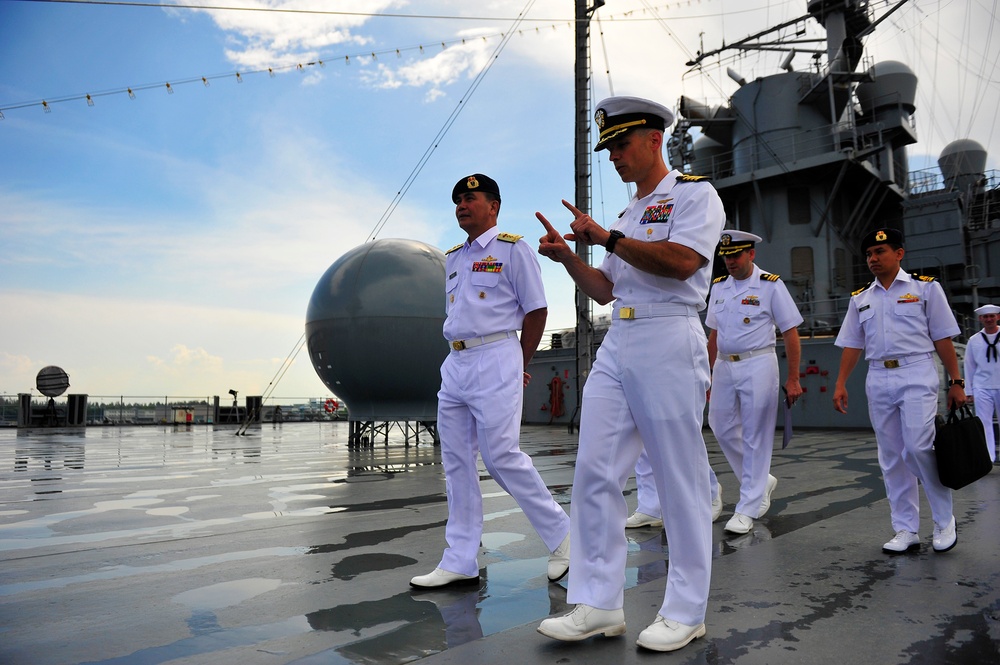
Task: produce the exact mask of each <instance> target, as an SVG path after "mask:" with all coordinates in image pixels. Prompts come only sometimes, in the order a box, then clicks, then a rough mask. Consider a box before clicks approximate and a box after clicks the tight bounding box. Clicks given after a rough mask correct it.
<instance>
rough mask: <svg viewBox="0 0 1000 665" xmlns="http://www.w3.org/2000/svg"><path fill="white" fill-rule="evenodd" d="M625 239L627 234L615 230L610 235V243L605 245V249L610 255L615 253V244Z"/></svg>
mask: <svg viewBox="0 0 1000 665" xmlns="http://www.w3.org/2000/svg"><path fill="white" fill-rule="evenodd" d="M624 237H625V234H624V233H622V232H621V231H619V230H618V229H615V230H613V231H612V232H611V233H610V235H608V241H607V242H606V243H604V249H606V250H608V254H614V253H615V243H616V242H618V240H619V239H621V238H624Z"/></svg>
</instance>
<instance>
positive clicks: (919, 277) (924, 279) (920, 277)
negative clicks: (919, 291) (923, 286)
mask: <svg viewBox="0 0 1000 665" xmlns="http://www.w3.org/2000/svg"><path fill="white" fill-rule="evenodd" d="M910 277H912V278H913V279H916V280H919V281H921V282H933V281H934V280H935V279H937V277H929V276H927V275H921V274H918V273H915V272H911V273H910Z"/></svg>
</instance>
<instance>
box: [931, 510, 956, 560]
mask: <svg viewBox="0 0 1000 665" xmlns="http://www.w3.org/2000/svg"><path fill="white" fill-rule="evenodd" d="M956 526H958V525H957V524H956V523H955V516H954V515H952V516H951V521H950V522H948V526H946V527H945V528H943V529H939V528H937V527H934V539H933V540H932V541H931V542H932V543H933V544H934V551H935V552H947V551H948V550H950V549H951V548H952V547H954V546H955V544H956V543H957V542H958V531H957V530H956V529H955V527H956Z"/></svg>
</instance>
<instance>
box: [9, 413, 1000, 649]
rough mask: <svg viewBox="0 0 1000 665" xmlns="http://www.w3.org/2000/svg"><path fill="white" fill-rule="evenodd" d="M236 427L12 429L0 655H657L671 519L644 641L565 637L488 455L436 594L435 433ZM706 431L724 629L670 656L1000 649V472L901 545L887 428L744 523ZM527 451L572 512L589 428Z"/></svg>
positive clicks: (439, 541)
mask: <svg viewBox="0 0 1000 665" xmlns="http://www.w3.org/2000/svg"><path fill="white" fill-rule="evenodd" d="M234 431H235V428H222V427H220V428H215V429H213V428H211V427H205V426H193V427H191V426H181V427H121V428H116V427H107V428H88V429H85V430H82V429H81V430H75V431H70V430H64V431H42V430H34V431H28V430H0V561H2V562H3V565H2V566H0V663H4V664H20V663H25V664H29V663H30V664H31V665H47V664H57V663H59V664H62V663H143V664H146V663H167V662H172V663H240V664H241V665H243V664H246V663H406V662H413V661H416V660H421V661H422V662H426V663H446V662H455V663H458V662H461V663H471V662H475V663H488V662H496V663H501V662H502V663H504V664H505V665H509V663H510V662H511V661H512V660H517V659H520V660H522V661H524V663H525V664H528V663H535V662H538V663H541V662H555V661H557V660H558V661H563V662H567V663H571V662H591V663H597V662H601V663H603V662H609V663H610V662H615V663H628V662H635V661H637V660H639V659H640V658H641V657H643V656H646V657H648V654H641V653H639V652H637V651H636V648H635V646H634V637H635V635H636V634H637V633H638V631H639V630H641V629H642V628H643V627H644V626H645V625H646V624H647V623H648V622H649V621H651V620H652V618H653V616H654V614H655V607H656V606H658V604H659V598H660V596H661V595H662V589H663V587H662V584H663V583H662V581H661V580H662V578H663V577H664V576H665V574H666V567H667V560H668V558H669V548H668V546H667V543H666V542H665V539H664V537H663V534H662V532H660V531H655V530H651V529H639V530H635V531H630V532H628V533H627V534H626V536H627V538H628V541H629V558H628V568H627V570H626V581H627V588H628V589H629V590H628V591H627V593H626V616H627V620H628V626H629V632H628V634H627V636H626V637H625V638H624V639H613V640H590V641H587V642H585V643H583V644H580V645H560V644H556V643H552V642H550V641H549V640H546V639H545V638H542V637H541V636H538V635H537V634H536V633H535V632H534V628H535V626H536V625H537V623H538V621H539V620H540V619H542V618H544V617H546V616H548V615H550V614H553V613H557V612H562V611H564V610H566V609H567V605H566V594H565V589H564V586H563V585H564V584H565V582H563V583H562V584H549V583H548V582H547V580H546V578H545V567H546V559H547V555H548V553H547V552H546V551H545V547H544V545H542V543H541V542H540V540H539V539H538V537H537V536H536V535H535V534H534V532H533V531H532V530H531V528H530V526H529V525H528V523H527V520H526V519H525V518H524V516H523V514H521V512H520V510H519V509H518V507H517V505H516V504H515V503H514V502H513V500H512V499H511V498H510V497H509V496H507V495H506V494H505V493H504V492H503V491H502V490H500V488H499V487H498V486H497V485H496V483H494V482H493V481H492V480H491V479H490V478H489V477H488V476H487V475H486V474H485V471H483V475H482V488H483V494H484V505H485V510H486V515H485V533H484V536H483V543H482V549H481V556H480V566H481V575H482V579H481V581H480V583H479V584H478V585H473V586H471V587H464V588H457V589H450V590H441V591H418V590H412V589H410V588H409V586H408V580H409V578H410V577H411V576H413V575H415V574H419V573H423V572H427V571H428V570H430V569H431V568H433V566H434V565H435V564H436V563H437V561H438V558H439V556H440V553H441V550H442V548H443V547H444V524H445V520H446V517H447V506H446V500H445V489H444V476H443V472H442V470H441V467H440V458H439V456H438V453H437V450H436V449H435V448H434V447H433V446H432V445H429V444H421V445H417V446H413V445H411V446H409V447H406V446H403V445H396V443H395V442H390V445H388V446H384V445H376V446H374V447H356V446H349V445H348V425H347V423H337V422H335V423H323V424H318V423H296V424H284V425H282V426H279V427H274V428H272V427H268V426H266V427H263V428H259V429H251V430H250V431H249V432H248V434H247V436H239V437H238V436H234ZM706 434H708V433H707V432H706ZM707 438H708V439H709V451H710V457H711V460H712V463H713V466H714V467H715V468H716V471H717V472H718V474H719V476H720V480H721V482H722V485H723V489H724V499H725V500H726V507H727V510H726V512H725V513H724V517H723V519H722V520H720V522H719V523H718V524H717V525H716V529H715V543H716V545H715V565H714V572H713V586H712V598H711V600H710V606H709V617H708V625H709V633H708V636H707V637H706V638H705V639H704V640H700V641H699V642H696V643H695V644H693V645H692V646H690V647H688V648H686V649H684V650H682V651H681V652H679V653H677V654H673V655H671V656H661V657H660V658H665V659H667V660H668V661H669V662H677V663H680V662H684V663H739V662H746V663H751V662H772V663H775V662H796V663H801V662H830V661H831V660H833V661H837V662H845V663H851V662H878V663H896V662H898V663H928V664H930V663H973V662H976V663H991V662H1000V651H998V643H1000V629H998V625H1000V621H998V619H997V617H998V616H1000V593H998V591H997V578H998V577H1000V565H998V564H1000V547H998V544H1000V543H998V541H997V537H996V532H995V527H994V525H995V524H996V522H997V519H998V517H1000V501H998V499H1000V493H998V491H997V489H998V483H1000V474H996V475H991V476H988V477H987V478H985V479H983V480H982V481H980V482H979V483H977V484H976V485H974V486H972V487H970V488H967V489H965V490H962V491H961V492H958V493H956V495H955V498H956V501H955V512H956V516H957V518H958V521H959V525H960V526H959V546H958V547H957V548H956V549H955V550H954V551H953V552H951V553H948V554H947V555H935V554H933V553H932V552H930V551H929V550H930V546H929V544H928V543H925V545H924V548H923V549H922V551H921V552H920V553H919V554H917V555H914V556H908V557H899V558H889V557H885V556H883V555H882V554H881V553H880V545H881V543H882V542H884V540H886V539H888V537H889V536H891V533H889V531H890V526H889V523H888V522H889V520H888V507H887V505H886V501H885V490H884V488H883V486H882V482H881V478H880V476H879V472H878V464H877V461H876V458H875V447H874V443H873V441H872V438H871V435H870V433H869V432H843V431H840V432H803V433H798V434H797V435H796V438H795V440H794V441H793V444H792V446H791V447H790V448H788V449H787V450H785V451H777V452H776V454H775V457H774V466H773V472H774V474H775V475H776V476H777V477H778V478H779V479H780V482H779V485H778V489H777V491H776V493H775V497H774V500H773V504H772V509H771V512H770V513H769V515H768V516H767V517H765V518H764V519H763V520H760V521H758V523H757V524H756V526H755V528H754V529H753V531H752V532H751V533H749V534H746V535H745V536H740V537H729V536H726V535H725V534H724V533H723V531H722V527H721V525H722V524H724V523H725V519H726V516H727V515H728V514H730V513H731V510H732V506H733V503H734V502H735V499H736V482H735V480H734V479H733V477H732V474H731V473H730V472H729V470H728V467H727V466H726V464H725V460H724V459H723V457H722V455H721V453H719V452H718V448H717V446H716V445H715V443H714V441H712V440H711V436H710V434H708V436H707ZM523 447H524V449H525V450H526V451H527V452H528V453H529V454H531V455H532V457H533V458H534V460H535V463H536V466H537V468H538V469H539V471H540V473H541V474H542V477H543V478H544V479H545V481H546V483H547V485H548V486H549V487H550V489H551V490H552V492H553V494H554V496H555V497H556V500H557V501H559V503H560V504H562V505H564V506H566V508H567V509H568V507H569V500H570V493H571V484H572V477H573V465H574V461H575V449H576V436H575V435H570V434H568V433H566V431H565V429H563V428H547V427H542V426H532V427H525V428H524V431H523ZM481 468H482V467H481ZM633 487H634V485H633V484H631V483H630V485H629V488H628V491H629V493H630V494H629V497H628V498H629V501H630V505H633V506H634V502H635V499H634V497H633V496H631V491H632V488H633ZM927 512H928V511H927V510H926V508H925V510H924V513H927ZM923 519H924V522H925V523H926V524H927V527H926V528H925V529H924V535H926V536H927V537H926V538H925V540H928V541H929V534H930V526H929V516H928V515H925V516H924V518H923ZM921 608H923V609H921ZM845 638H848V641H849V642H850V645H851V646H857V647H858V648H863V651H859V653H863V654H865V657H864V659H860V658H859V659H852V658H851V657H850V656H849V655H847V656H845V653H844V652H843V649H844V647H845V642H844V640H845ZM847 653H848V654H849V653H850V652H847Z"/></svg>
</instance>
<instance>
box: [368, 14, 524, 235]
mask: <svg viewBox="0 0 1000 665" xmlns="http://www.w3.org/2000/svg"><path fill="white" fill-rule="evenodd" d="M534 4H535V0H529V2H528V4H527V5H525V7H524V9H523V10H521V13H520V14H518V16H517V18H516V19H515V20H514V23H513V24H512V25H511V27H510V29H508V30H507V33H506V34H505V35H504V36H503V39H502V40H501V41H500V44H498V45H497V47H496V49H494V51H493V53H492V54H490V58H489V60H488V61H487V63H486V65H485V66H484V67H483V68H482V69H481V70H479V73H478V74H476V77H475V79H473V81H472V83H471V84H470V85H469V88H468V90H466V91H465V94H464V95H462V97H461V99H459V100H458V103H457V104H456V105H455V108H454V109H453V110H452V112H451V114H450V115H449V116H448V118H447V119H446V120H445V122H444V125H442V126H441V129H439V130H438V133H437V134H435V135H434V138H433V139H432V140H431V143H430V145H428V146H427V149H426V150H424V154H423V155H422V156H421V157H420V159H419V160H418V161H417V165H416V166H414V167H413V170H412V171H410V175H408V176H407V177H406V180H405V181H404V182H403V186H402V187H401V188H400V190H399V191H398V192H396V195H395V196H394V197H393V198H392V201H390V202H389V205H388V206H387V207H386V209H385V211H384V212H383V213H382V216H381V217H379V219H378V221H377V222H375V227H374V228H373V229H372V232H371V235H369V236H368V239H367V240H366V242H371V241H372V240H374V239H375V237H376V236H377V235H378V234H379V233H380V232H381V231H382V228H383V227H384V226H385V224H386V222H388V221H389V217H391V216H392V213H393V212H394V211H395V210H396V208H397V207H398V206H399V202H400V201H402V200H403V197H404V196H405V195H406V192H408V191H409V189H410V186H411V185H413V183H414V181H415V180H416V179H417V176H418V175H420V172H421V171H422V170H423V169H424V166H425V165H426V164H427V162H428V161H430V158H431V155H433V154H434V152H435V151H436V150H437V148H438V145H439V144H440V142H441V140H442V139H443V138H444V137H445V135H446V134H447V133H448V130H449V129H451V126H452V125H453V124H455V121H456V120H457V119H458V116H459V114H461V112H462V109H464V108H465V106H466V103H467V102H468V100H469V99H470V98H471V97H472V95H473V94H474V93H475V92H476V89H477V88H479V85H480V84H481V83H482V82H483V79H485V78H486V74H487V73H489V71H490V69H491V68H492V67H493V64H494V63H495V62H496V61H497V59H498V58H499V57H500V53H502V52H503V50H504V48H505V47H506V46H507V43H508V42H510V39H511V37H513V36H514V34H515V32H517V27H518V26H519V25H520V24H521V22H522V21H523V20H524V16H525V15H526V14H527V13H528V11H529V10H530V9H531V7H532V5H534Z"/></svg>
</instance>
